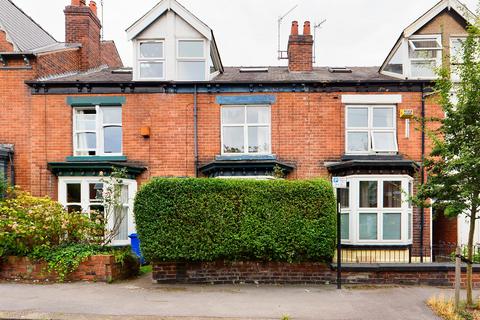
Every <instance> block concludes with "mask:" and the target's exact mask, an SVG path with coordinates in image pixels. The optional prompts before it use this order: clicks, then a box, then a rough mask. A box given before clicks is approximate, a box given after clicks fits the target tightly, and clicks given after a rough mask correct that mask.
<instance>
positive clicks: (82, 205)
mask: <svg viewBox="0 0 480 320" xmlns="http://www.w3.org/2000/svg"><path fill="white" fill-rule="evenodd" d="M105 183H106V181H105V180H104V179H102V178H101V177H59V185H58V200H59V202H60V203H61V204H62V205H63V206H64V207H65V208H66V209H67V210H68V211H69V212H79V213H83V214H86V215H88V216H89V217H90V218H92V219H97V218H99V217H98V216H97V215H100V216H101V218H104V217H106V218H108V221H107V226H108V228H109V229H110V230H112V229H115V231H116V234H115V236H114V238H113V241H112V244H113V245H128V244H129V243H130V241H129V238H128V236H129V235H130V234H132V233H134V232H135V222H134V216H133V201H134V198H135V193H136V191H137V182H136V181H135V180H130V179H122V185H121V186H120V187H121V190H120V197H119V199H118V201H119V204H120V205H119V206H118V207H117V208H115V210H114V211H115V212H111V213H106V212H105V204H104V190H105ZM94 214H95V216H94Z"/></svg>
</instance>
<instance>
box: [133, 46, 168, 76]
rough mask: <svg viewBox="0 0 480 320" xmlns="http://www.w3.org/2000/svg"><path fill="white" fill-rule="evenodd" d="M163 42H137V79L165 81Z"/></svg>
mask: <svg viewBox="0 0 480 320" xmlns="http://www.w3.org/2000/svg"><path fill="white" fill-rule="evenodd" d="M164 46H165V42H164V41H163V40H142V41H139V42H138V50H137V63H138V77H139V79H142V80H165V47H164Z"/></svg>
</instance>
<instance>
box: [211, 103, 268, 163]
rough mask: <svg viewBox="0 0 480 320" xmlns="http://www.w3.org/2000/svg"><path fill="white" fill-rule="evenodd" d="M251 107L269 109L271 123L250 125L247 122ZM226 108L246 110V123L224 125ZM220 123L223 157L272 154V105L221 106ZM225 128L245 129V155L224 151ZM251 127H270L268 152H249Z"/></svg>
mask: <svg viewBox="0 0 480 320" xmlns="http://www.w3.org/2000/svg"><path fill="white" fill-rule="evenodd" d="M250 107H267V108H268V110H269V113H270V116H269V118H270V122H269V123H268V124H267V123H248V122H247V116H248V114H247V110H248V108H250ZM224 108H244V110H245V112H244V121H243V123H234V124H232V123H228V124H225V123H223V117H222V110H223V109H224ZM220 122H221V125H220V133H221V139H220V140H221V154H222V155H226V156H239V155H270V154H272V106H271V105H224V106H221V110H220ZM225 127H243V143H244V146H243V150H244V152H243V153H232V152H225V150H224V148H223V147H224V144H223V141H224V136H223V128H225ZM249 127H268V136H269V140H270V143H269V149H268V151H266V152H249V151H248V128H249Z"/></svg>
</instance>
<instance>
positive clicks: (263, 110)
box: [247, 107, 270, 124]
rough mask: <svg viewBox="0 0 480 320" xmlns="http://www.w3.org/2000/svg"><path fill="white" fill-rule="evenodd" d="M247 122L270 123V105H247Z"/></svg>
mask: <svg viewBox="0 0 480 320" xmlns="http://www.w3.org/2000/svg"><path fill="white" fill-rule="evenodd" d="M247 123H266V124H269V123H270V107H247Z"/></svg>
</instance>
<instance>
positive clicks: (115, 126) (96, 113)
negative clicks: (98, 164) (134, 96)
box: [73, 106, 123, 156]
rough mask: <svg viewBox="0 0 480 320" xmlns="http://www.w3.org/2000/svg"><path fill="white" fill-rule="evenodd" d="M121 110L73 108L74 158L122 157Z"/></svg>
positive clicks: (96, 107)
mask: <svg viewBox="0 0 480 320" xmlns="http://www.w3.org/2000/svg"><path fill="white" fill-rule="evenodd" d="M122 134H123V132H122V108H121V107H115V106H111V107H110V106H109V107H107V106H105V107H103V106H95V107H75V108H73V149H74V155H75V156H103V155H110V156H118V155H122Z"/></svg>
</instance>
